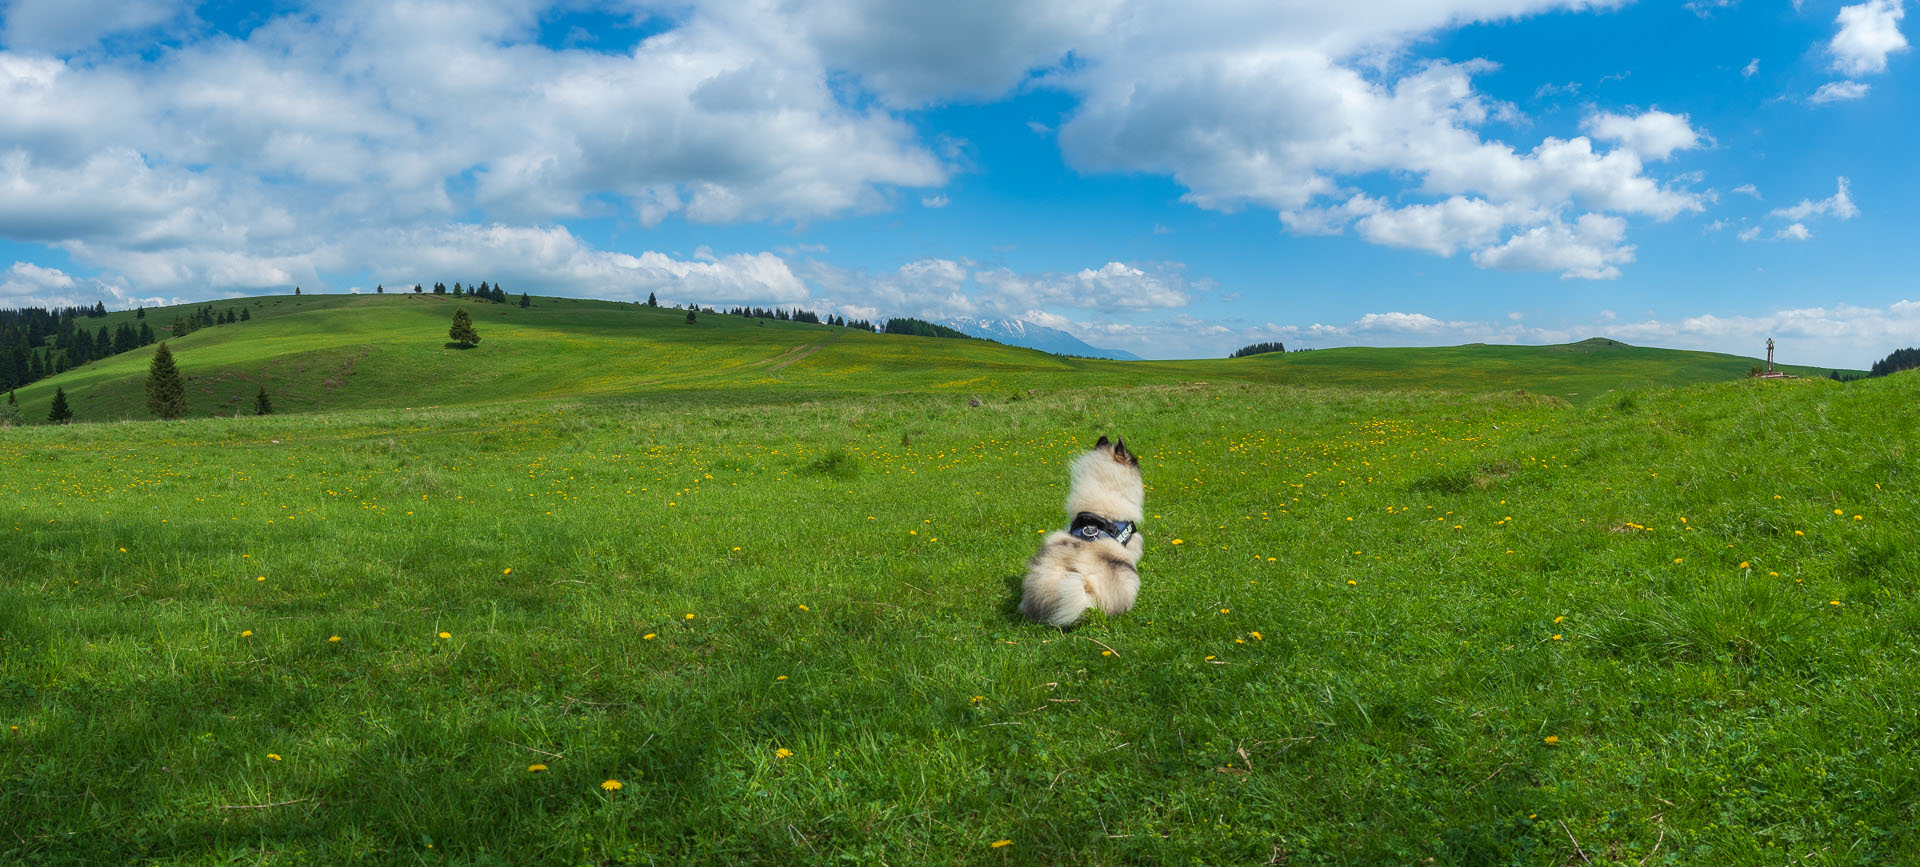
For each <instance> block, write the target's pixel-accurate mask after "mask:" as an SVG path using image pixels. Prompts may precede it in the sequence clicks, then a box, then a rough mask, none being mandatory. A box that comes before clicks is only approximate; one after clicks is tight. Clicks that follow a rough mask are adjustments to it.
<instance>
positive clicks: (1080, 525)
mask: <svg viewBox="0 0 1920 867" xmlns="http://www.w3.org/2000/svg"><path fill="white" fill-rule="evenodd" d="M1067 535H1069V536H1072V537H1074V538H1075V539H1085V540H1087V541H1089V542H1091V541H1093V540H1095V539H1098V538H1100V537H1101V536H1105V537H1107V538H1109V539H1112V540H1113V541H1115V542H1119V543H1120V544H1122V545H1125V544H1127V540H1128V539H1131V538H1133V522H1132V521H1111V520H1108V519H1106V518H1102V517H1100V516H1099V515H1096V514H1094V513H1092V512H1081V513H1080V514H1078V515H1075V516H1073V523H1072V524H1069V525H1068V526H1067Z"/></svg>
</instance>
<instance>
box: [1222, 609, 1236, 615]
mask: <svg viewBox="0 0 1920 867" xmlns="http://www.w3.org/2000/svg"><path fill="white" fill-rule="evenodd" d="M1220 613H1221V614H1232V613H1233V609H1231V608H1222V609H1220Z"/></svg>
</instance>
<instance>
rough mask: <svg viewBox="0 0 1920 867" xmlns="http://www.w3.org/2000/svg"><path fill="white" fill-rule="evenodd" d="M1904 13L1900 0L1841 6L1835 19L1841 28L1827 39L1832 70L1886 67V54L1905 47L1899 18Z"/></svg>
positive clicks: (1848, 71) (1849, 72)
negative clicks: (1831, 38) (1831, 57)
mask: <svg viewBox="0 0 1920 867" xmlns="http://www.w3.org/2000/svg"><path fill="white" fill-rule="evenodd" d="M1906 14H1907V10H1906V9H1905V7H1904V4H1903V3H1902V0H1868V2H1866V3H1862V4H1860V5H1858V6H1842V7H1840V14H1839V15H1838V16H1836V17H1835V19H1834V20H1835V22H1836V23H1837V24H1839V25H1840V31H1839V32H1838V33H1835V34H1834V35H1833V40H1832V41H1831V42H1828V43H1827V52H1828V53H1829V54H1831V55H1833V67H1832V68H1833V70H1834V71H1835V72H1838V73H1840V74H1841V75H1847V76H1854V77H1858V76H1862V75H1870V74H1873V73H1877V72H1885V71H1887V55H1889V54H1893V53H1897V52H1901V51H1906V50H1907V37H1905V36H1903V35H1901V33H1900V19H1902V18H1905V17H1906ZM1822 89H1823V90H1824V89H1825V88H1822Z"/></svg>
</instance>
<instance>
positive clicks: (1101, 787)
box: [0, 324, 1920, 865]
mask: <svg viewBox="0 0 1920 867" xmlns="http://www.w3.org/2000/svg"><path fill="white" fill-rule="evenodd" d="M770 327H771V326H770ZM757 328H758V326H754V325H751V324H746V325H745V326H744V327H743V328H742V329H741V330H742V331H747V330H748V329H757ZM482 332H483V334H485V333H487V329H486V328H485V327H484V326H483V327H482ZM850 337H851V336H850ZM741 339H742V340H743V341H745V340H747V339H748V337H742V338H741ZM780 343H781V341H778V340H772V341H768V342H767V344H766V346H765V348H767V349H778V348H780ZM849 343H851V341H850V340H849V339H845V338H843V340H842V341H840V342H839V343H836V344H834V345H835V346H839V345H842V344H849ZM787 345H788V346H791V345H794V344H793V342H791V341H788V342H787ZM876 345H884V344H876ZM892 345H896V346H897V345H905V344H892ZM827 351H829V348H826V347H823V348H822V349H821V350H820V353H821V354H824V353H826V352H827ZM1305 355H1307V356H1311V355H1317V353H1308V354H1305ZM1287 362H1288V363H1291V362H1293V359H1292V358H1289V359H1287ZM798 364H799V363H796V364H795V365H794V367H798ZM768 366H771V365H768ZM794 367H789V368H787V369H786V370H787V371H791V370H793V369H794ZM960 373H962V372H955V373H953V374H947V373H933V374H926V376H928V377H929V378H933V377H938V376H946V375H959V374H960ZM737 375H738V376H740V377H743V378H744V377H752V376H763V377H769V378H772V377H775V376H777V375H776V374H773V373H771V372H764V373H752V372H748V371H745V370H742V371H739V372H738V374H737ZM1917 382H1920V380H1916V378H1915V375H1914V374H1906V375H1901V376H1895V377H1890V378H1887V379H1883V380H1874V381H1869V382H1861V383H1852V384H1848V385H1840V384H1836V383H1831V382H1826V381H1820V380H1803V381H1798V382H1784V383H1779V382H1736V383H1726V384H1718V385H1703V386H1694V387H1689V388H1683V389H1678V390H1656V391H1645V392H1627V393H1617V394H1614V395H1609V396H1607V397H1605V398H1604V399H1599V400H1595V401H1594V402H1592V403H1591V404H1590V405H1588V406H1586V407H1584V408H1580V407H1570V406H1568V405H1567V404H1566V403H1565V402H1564V401H1557V400H1549V399H1543V398H1534V397H1520V396H1514V395H1510V394H1509V395H1506V396H1502V397H1496V398H1451V397H1449V398H1441V399H1436V397H1435V396H1434V395H1433V394H1432V393H1420V392H1378V391H1367V392H1362V391H1353V390H1344V389H1299V388H1284V387H1271V386H1262V385H1253V384H1235V383H1230V382H1229V383H1222V384H1187V385H1168V386H1147V387H1139V388H1124V389H1122V388H1105V387H1095V388H1085V387H1076V388H1073V389H1070V390H1059V391H1045V392H1042V393H1039V394H1028V393H1027V392H1026V391H1024V390H1022V389H1013V388H1008V387H1005V385H1004V383H996V385H997V387H995V388H991V389H986V391H987V394H988V399H987V401H986V403H985V405H983V406H981V407H972V408H970V407H968V406H967V405H966V403H965V400H964V398H963V396H962V395H961V394H958V393H950V394H944V395H943V394H930V395H929V394H908V395H887V394H880V395H871V396H853V397H840V398H834V399H829V400H815V401H808V402H805V403H776V404H762V405H750V404H749V405H742V404H739V403H737V402H734V401H722V400H719V399H717V398H718V395H719V393H718V392H709V391H703V390H701V389H698V388H688V389H685V390H684V391H683V392H681V394H680V396H679V399H677V400H676V401H674V402H671V403H661V402H654V401H650V402H645V403H638V404H623V403H620V402H617V401H612V400H603V401H587V402H579V403H562V404H554V403H544V404H543V403H539V402H535V401H527V402H524V403H522V404H518V405H496V406H488V407H454V408H442V409H416V410H398V411H390V412H381V413H364V414H353V413H332V414H316V415H310V416H304V417H302V416H287V417H272V418H265V419H256V418H245V419H230V420H200V421H192V422H185V423H175V424H138V425H84V426H75V427H64V428H52V427H43V428H36V429H29V430H22V431H12V432H9V434H8V437H7V439H6V440H5V441H4V444H3V445H0V502H5V503H6V504H8V507H9V508H10V509H13V512H12V514H13V518H12V519H11V520H10V521H7V522H4V523H0V538H3V539H4V544H0V575H3V576H5V577H4V578H0V715H4V717H5V718H4V719H0V723H4V724H7V725H9V726H18V729H17V730H14V731H12V732H11V733H10V734H8V735H7V737H5V738H4V740H3V741H0V803H4V804H5V806H6V808H7V814H8V817H9V818H8V824H9V827H10V828H12V829H16V831H17V832H16V833H14V834H11V835H0V860H4V861H9V862H29V863H56V862H82V861H92V862H101V863H122V862H125V861H131V860H150V861H153V862H157V863H213V862H225V861H230V860H239V859H246V860H254V859H262V858H264V859H268V860H272V861H274V862H276V863H341V862H348V861H377V862H403V861H404V862H415V861H433V862H440V861H445V862H447V863H502V862H506V863H533V862H564V863H652V862H657V861H677V862H703V863H716V862H723V861H724V862H734V861H741V862H745V861H789V860H806V861H828V860H857V861H862V862H869V863H871V862H875V861H878V860H882V859H884V860H886V861H888V862H890V863H965V862H981V861H988V860H1015V861H1026V862H1033V863H1116V862H1139V863H1168V862H1174V861H1205V862H1210V863H1263V862H1267V861H1269V860H1270V859H1279V862H1280V863H1291V864H1380V863H1394V864H1404V863H1425V861H1426V859H1429V858H1431V859H1434V861H1433V862H1434V863H1443V864H1526V865H1532V864H1538V865H1561V864H1567V863H1586V862H1588V861H1591V862H1592V863H1596V864H1598V863H1616V864H1650V865H1660V864H1666V865H1680V864H1701V863H1713V864H1777V863H1784V862H1787V861H1789V860H1791V861H1792V862H1793V863H1808V864H1864V863H1907V862H1910V861H1914V860H1916V859H1920V836H1917V835H1916V831H1915V828H1916V827H1920V825H1917V824H1916V821H1915V820H1916V818H1920V817H1916V816H1915V815H1914V810H1915V807H1914V805H1915V804H1916V803H1920V774H1916V773H1915V770H1916V765H1917V764H1920V746H1917V745H1916V744H1917V743H1920V742H1917V741H1916V740H1915V739H1914V738H1913V737H1911V735H1912V733H1913V725H1914V723H1913V721H1914V720H1915V719H1916V718H1920V674H1916V669H1915V667H1914V666H1913V665H1912V660H1913V659H1914V658H1915V656H1916V654H1920V601H1917V597H1916V592H1915V591H1916V587H1915V583H1916V579H1915V576H1916V575H1920V556H1917V555H1916V552H1915V549H1914V547H1913V545H1912V543H1911V540H1912V539H1913V538H1914V536H1915V534H1916V533H1917V532H1920V518H1916V515H1920V509H1916V505H1920V478H1916V471H1915V467H1916V464H1915V461H1914V455H1913V453H1912V448H1913V446H1912V444H1911V443H1910V442H1909V441H1908V438H1907V437H1905V436H1903V435H1899V434H1897V433H1895V432H1899V431H1911V430H1914V429H1916V428H1917V426H1920V409H1916V404H1915V401H1914V400H1913V395H1914V392H1915V389H1916V383H1917ZM1101 432H1118V433H1122V434H1124V435H1125V436H1126V437H1127V439H1128V441H1129V443H1133V444H1137V445H1138V447H1139V448H1140V449H1141V450H1142V451H1143V452H1144V454H1145V469H1146V476H1147V483H1148V485H1149V490H1148V495H1147V496H1148V512H1149V518H1148V520H1147V521H1146V522H1145V527H1144V529H1145V531H1146V532H1147V533H1148V549H1147V555H1146V558H1145V560H1144V561H1143V564H1142V570H1143V573H1144V574H1145V578H1146V588H1145V590H1144V592H1143V594H1142V597H1141V604H1140V607H1139V608H1138V609H1136V610H1135V611H1134V612H1132V613H1130V614H1128V615H1126V616H1123V617H1117V618H1110V619H1109V618H1095V619H1094V620H1093V621H1092V622H1090V623H1088V624H1087V625H1084V626H1082V627H1081V628H1079V629H1077V630H1075V631H1073V632H1071V633H1060V632H1055V631H1050V630H1045V629H1040V628H1038V627H1034V626H1032V625H1029V624H1025V623H1023V622H1021V621H1020V620H1019V619H1018V618H1017V617H1016V616H1015V615H1014V614H1013V605H1014V600H1015V595H1016V593H1017V581H1018V576H1019V574H1020V568H1021V564H1022V563H1023V562H1024V560H1025V559H1026V557H1027V556H1029V555H1030V554H1031V552H1032V548H1033V545H1034V542H1035V540H1036V539H1037V538H1038V536H1037V535H1036V534H1038V533H1040V532H1042V531H1044V530H1046V529H1050V528H1053V527H1056V526H1058V525H1059V523H1060V522H1061V521H1062V520H1063V516H1062V515H1061V514H1060V499H1061V496H1062V493H1063V488H1062V486H1063V485H1064V483H1065V478H1064V469H1063V468H1064V465H1065V463H1066V461H1067V460H1068V459H1069V458H1070V456H1071V455H1072V454H1073V453H1074V452H1075V451H1076V450H1078V449H1080V448H1084V447H1085V446H1086V445H1087V441H1088V440H1089V439H1091V437H1092V436H1093V435H1095V434H1097V433H1101ZM1856 516H1857V517H1856ZM262 578H264V579H265V580H260V579H262ZM442 633H444V637H443V636H442ZM334 637H338V639H339V640H338V641H334V640H332V639H333V638H334ZM535 764H538V765H543V766H545V770H541V771H533V770H530V767H532V766H533V765H535ZM610 780H612V781H619V782H620V784H621V788H619V789H618V790H615V791H609V790H606V789H603V788H602V785H603V783H605V782H607V781H610ZM1000 841H1011V842H1010V843H1008V844H1007V845H1005V846H1002V847H997V848H996V847H995V846H994V844H995V843H997V842H1000Z"/></svg>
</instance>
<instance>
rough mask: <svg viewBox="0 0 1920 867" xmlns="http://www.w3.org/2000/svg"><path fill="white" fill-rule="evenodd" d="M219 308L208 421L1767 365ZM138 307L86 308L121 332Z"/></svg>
mask: <svg viewBox="0 0 1920 867" xmlns="http://www.w3.org/2000/svg"><path fill="white" fill-rule="evenodd" d="M193 306H197V305H193ZM213 306H214V307H215V309H216V310H220V311H224V310H226V309H228V308H229V307H244V308H245V309H246V310H247V311H248V312H249V313H250V314H251V316H252V319H251V320H250V321H248V322H237V323H232V324H228V325H220V326H215V327H211V328H205V329H202V330H199V331H195V332H193V333H191V334H189V335H187V336H186V337H184V338H180V339H178V340H173V341H170V346H171V347H172V349H173V351H174V353H175V355H176V356H177V359H178V363H179V364H180V367H181V369H182V371H183V372H184V373H185V374H186V375H187V376H188V377H189V381H188V384H187V385H188V389H187V391H188V406H189V411H190V412H191V413H192V414H194V415H198V416H203V417H205V416H231V415H234V414H235V413H237V412H238V413H245V412H251V410H252V405H253V397H254V394H255V392H256V391H257V390H258V389H260V388H262V387H264V388H265V389H266V390H267V391H268V392H269V394H270V395H271V396H272V398H273V401H274V405H275V407H276V409H277V410H278V411H280V412H313V411H332V410H352V409H374V408H405V407H420V406H451V405H468V404H475V403H498V402H513V401H547V400H551V399H553V398H556V397H564V398H570V399H587V400H633V399H645V398H648V397H649V396H652V397H653V398H656V399H667V400H676V399H679V398H680V397H681V396H683V395H684V394H685V393H687V392H694V391H699V392H708V393H714V392H725V394H726V396H725V397H724V398H721V399H726V400H732V401H736V402H743V403H751V402H759V401H765V400H770V399H783V400H798V399H819V398H829V397H835V396H847V395H866V394H880V393H890V392H922V393H924V392H945V393H955V392H958V393H967V392H983V393H986V392H994V391H1001V392H1010V391H1025V390H1028V389H1058V388H1067V387H1084V386H1087V385H1094V384H1099V385H1108V386H1133V385H1152V384H1158V385H1167V384H1174V383H1180V382H1190V381H1213V382H1221V381H1241V382H1284V383H1289V384H1302V385H1321V386H1353V387H1359V388H1379V387H1389V388H1430V389H1439V390H1448V391H1454V392H1462V393H1483V392H1489V391H1504V390H1514V389H1526V390H1529V391H1535V392H1541V393H1546V394H1552V395H1556V396H1562V397H1565V398H1566V399H1568V400H1570V401H1573V402H1575V403H1584V402H1586V401H1588V400H1591V399H1593V398H1595V397H1597V396H1600V395H1603V394H1605V393H1606V392H1608V391H1612V390H1618V389H1629V388H1644V387H1650V386H1670V385H1684V384H1691V383H1695V382H1706V381H1726V380H1732V379H1738V378H1740V377H1743V376H1745V374H1746V372H1747V369H1748V367H1750V366H1751V365H1752V364H1753V363H1754V362H1753V360H1752V359H1744V358H1738V357H1735V356H1728V355H1716V354H1712V353H1701V352H1679V351H1673V350H1663V349H1648V348H1644V347H1630V346H1625V345H1622V344H1617V343H1613V342H1611V341H1587V342H1585V343H1578V344H1571V345H1568V346H1545V347H1536V346H1528V347H1521V346H1479V345H1475V346H1463V347H1445V348H1422V349H1366V348H1350V349H1331V350H1319V351H1315V352H1307V353H1290V354H1285V355H1277V354H1276V355H1267V356H1255V357H1253V358H1247V359H1235V360H1226V359H1204V360H1190V361H1154V362H1114V361H1101V360H1089V359H1068V358H1062V357H1059V356H1054V355H1049V354H1047V353H1043V352H1037V351H1034V350H1029V349H1020V348H1016V347H1009V346H1002V345H999V344H994V343H988V342H985V341H971V340H941V339H935V338H919V337H905V336H898V335H875V334H868V333H864V332H853V331H849V330H847V329H844V328H835V327H830V326H823V325H809V324H803V323H792V322H777V321H769V320H758V319H754V320H748V319H740V318H738V317H731V316H724V315H703V316H700V317H699V320H698V322H697V323H696V324H694V325H688V324H687V323H686V322H685V313H684V312H683V311H678V310H671V309H655V308H646V307H639V306H635V305H632V304H622V303H616V302H607V301H585V300H578V299H565V298H540V299H537V300H536V301H535V303H534V306H532V307H530V308H527V309H522V308H520V307H519V306H518V305H517V304H513V303H508V304H492V303H484V302H472V301H468V300H466V299H459V298H453V297H451V296H445V295H430V294H422V295H413V294H411V293H407V294H400V293H395V294H389V295H357V296H343V295H307V296H297V297H296V296H282V297H267V298H252V299H236V300H233V301H229V302H215V303H214V304H213ZM456 306H465V307H466V308H467V309H468V310H469V311H470V312H471V314H472V316H473V318H474V323H475V326H476V327H477V328H478V330H479V331H480V333H481V335H482V340H481V343H480V345H479V346H477V347H475V348H472V349H468V350H458V349H451V348H448V346H447V344H446V331H447V326H448V324H449V323H450V321H451V319H452V311H453V309H454V308H455V307H456ZM191 307H192V306H189V307H182V308H160V309H157V310H152V311H149V313H148V317H147V318H148V322H149V323H150V324H153V325H154V326H155V327H156V328H157V329H159V330H160V331H161V334H162V336H164V335H165V328H166V327H167V326H169V325H170V324H171V323H172V322H173V320H174V317H175V316H176V315H178V314H179V313H181V312H185V311H188V310H190V309H191ZM131 316H132V314H130V313H116V314H112V315H110V316H109V317H108V318H106V319H104V320H86V321H87V322H88V323H89V324H91V325H92V326H93V327H96V328H97V327H98V326H99V324H101V323H104V324H106V325H107V326H108V327H109V328H112V327H114V326H117V325H118V324H119V322H120V321H121V320H122V319H123V318H127V317H131ZM151 355H152V350H151V349H141V350H136V351H133V352H129V353H124V354H122V355H119V356H115V357H112V358H108V359H105V360H102V361H98V362H94V363H92V364H89V365H84V366H82V367H80V368H78V369H75V370H73V371H68V372H66V373H64V374H62V375H60V376H56V377H52V378H49V379H47V380H43V381H41V382H38V383H35V384H34V385H32V386H30V387H27V388H24V389H21V390H20V393H19V398H20V400H21V411H22V413H23V415H24V417H25V418H27V419H29V420H32V421H39V420H42V419H44V418H46V414H47V407H48V405H49V403H50V401H51V400H52V395H53V390H54V388H55V387H63V388H65V389H66V390H67V392H68V395H69V399H70V401H71V403H72V405H73V408H74V411H75V413H76V416H77V419H78V420H80V421H105V420H120V419H141V418H146V417H147V413H146V409H145V398H144V392H143V383H144V377H145V375H146V370H147V364H148V362H149V360H150V357H151ZM1789 369H1790V370H1793V371H1795V372H1798V373H1801V374H1804V375H1812V376H1824V375H1825V374H1826V373H1827V371H1825V370H1811V369H1804V368H1789ZM1848 373H1855V371H1848ZM703 399H705V398H703Z"/></svg>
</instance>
